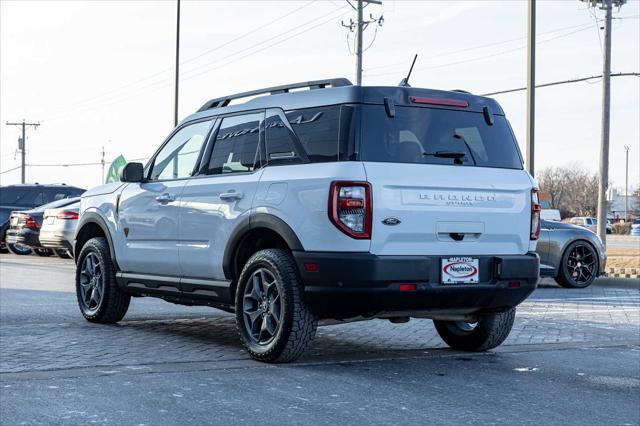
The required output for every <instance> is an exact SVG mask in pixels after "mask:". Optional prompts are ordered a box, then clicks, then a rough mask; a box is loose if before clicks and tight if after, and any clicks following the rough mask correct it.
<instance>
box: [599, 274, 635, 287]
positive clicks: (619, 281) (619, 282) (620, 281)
mask: <svg viewBox="0 0 640 426" xmlns="http://www.w3.org/2000/svg"><path fill="white" fill-rule="evenodd" d="M593 285H594V286H597V287H609V288H630V289H635V290H640V279H638V278H619V277H605V276H602V277H599V278H596V280H595V281H594V282H593Z"/></svg>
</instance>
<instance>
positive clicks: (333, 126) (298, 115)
mask: <svg viewBox="0 0 640 426" xmlns="http://www.w3.org/2000/svg"><path fill="white" fill-rule="evenodd" d="M286 116H287V120H289V123H291V127H292V128H293V131H294V132H295V133H296V135H297V136H298V139H300V142H301V143H302V146H303V147H304V149H305V151H306V153H307V156H308V157H309V159H310V160H311V162H314V163H321V162H327V161H338V156H339V152H340V146H339V145H340V141H339V139H340V137H339V131H340V106H339V105H334V106H328V107H320V108H307V109H300V110H295V111H288V112H287V114H286Z"/></svg>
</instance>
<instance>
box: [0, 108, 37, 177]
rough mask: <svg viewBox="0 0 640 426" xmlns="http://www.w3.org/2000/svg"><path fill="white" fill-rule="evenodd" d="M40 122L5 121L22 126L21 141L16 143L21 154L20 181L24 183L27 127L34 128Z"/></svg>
mask: <svg viewBox="0 0 640 426" xmlns="http://www.w3.org/2000/svg"><path fill="white" fill-rule="evenodd" d="M39 125H40V123H39V122H38V123H27V122H26V121H25V120H22V122H21V123H10V122H8V121H7V126H20V127H22V142H20V143H18V148H19V149H20V151H21V154H22V168H21V169H22V177H21V180H20V181H21V182H22V183H25V173H26V170H25V169H26V156H27V127H29V126H32V127H33V128H34V129H35V128H37V127H38V126H39Z"/></svg>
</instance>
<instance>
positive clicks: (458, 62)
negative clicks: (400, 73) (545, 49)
mask: <svg viewBox="0 0 640 426" xmlns="http://www.w3.org/2000/svg"><path fill="white" fill-rule="evenodd" d="M590 27H591V23H589V24H586V25H585V26H584V27H583V28H580V29H577V30H574V31H571V32H568V33H564V34H560V35H558V36H555V37H552V38H549V39H546V40H541V41H538V42H536V45H538V44H543V43H548V42H550V41H553V40H557V39H559V38H563V37H568V36H570V35H573V34H575V33H579V32H581V31H586V30H588V29H590ZM526 47H527V46H518V47H514V48H511V49H507V50H502V51H500V52H496V53H492V54H488V55H482V56H477V57H475V58H469V59H462V60H459V61H453V62H447V63H444V64H439V65H431V66H425V67H419V68H416V69H417V70H430V69H437V68H444V67H449V66H452V65H459V64H464V63H468V62H474V61H479V60H483V59H489V58H493V57H496V56H500V55H505V54H507V53H511V52H516V51H519V50H522V49H526ZM393 74H397V72H396V71H391V72H384V73H376V74H367V75H368V76H369V77H378V76H384V75H393Z"/></svg>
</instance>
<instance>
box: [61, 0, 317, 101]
mask: <svg viewBox="0 0 640 426" xmlns="http://www.w3.org/2000/svg"><path fill="white" fill-rule="evenodd" d="M316 1H317V0H313V1H311V2H309V3H306V4H304V5H302V6H300V7H298V8H296V9H293V10H292V11H290V12H287V13H285V14H284V15H281V16H279V17H277V18H275V19H273V20H271V21H269V22H267V23H265V24H263V25H261V26H259V27H257V28H253V29H251V30H250V31H247V32H245V33H243V34H241V35H239V36H238V37H235V38H233V39H231V40H229V41H226V42H224V43H222V44H219V45H218V46H216V47H213V48H211V49H208V50H205V51H204V52H201V53H199V54H197V55H195V56H192V57H190V58H188V59H185V60H183V61H180V65H184V64H187V63H190V62H193V61H195V60H197V59H199V58H201V57H203V56H205V55H208V54H210V53H213V52H216V51H218V50H220V49H222V48H223V47H226V46H229V45H230V44H233V43H235V42H237V41H239V40H242V39H244V38H246V37H248V36H249V35H251V34H254V33H256V32H258V31H260V30H262V29H264V28H266V27H268V26H271V25H273V24H275V23H276V22H278V21H281V20H282V19H284V18H287V17H289V16H291V15H293V14H294V13H297V12H298V11H300V10H302V9H304V8H305V7H308V6H310V5H311V4H313V3H315V2H316ZM171 70H172V68H171V67H169V68H164V69H162V70H161V71H158V72H156V73H153V74H151V75H148V76H146V77H142V78H140V79H138V80H135V81H132V82H130V83H127V84H125V85H123V86H120V87H118V88H115V89H112V90H108V91H106V92H103V93H101V94H98V95H96V96H92V97H89V98H85V99H84V100H81V101H79V102H77V103H75V104H73V105H72V108H71V110H75V109H77V108H80V107H81V106H83V105H84V104H88V103H89V104H90V103H92V102H94V101H96V100H100V99H101V98H103V97H105V96H106V97H111V96H116V97H117V96H120V95H122V93H120V94H118V95H114V94H115V93H118V92H121V91H123V90H124V89H128V88H129V87H131V86H136V85H137V84H139V83H143V82H145V81H147V80H151V79H153V78H155V77H158V76H160V75H163V74H165V73H167V72H169V71H171ZM170 79H171V76H167V77H164V78H163V79H162V80H160V81H162V82H164V81H168V80H170ZM157 83H158V82H156V83H155V84H157ZM109 95H111V96H109Z"/></svg>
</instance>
